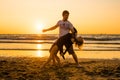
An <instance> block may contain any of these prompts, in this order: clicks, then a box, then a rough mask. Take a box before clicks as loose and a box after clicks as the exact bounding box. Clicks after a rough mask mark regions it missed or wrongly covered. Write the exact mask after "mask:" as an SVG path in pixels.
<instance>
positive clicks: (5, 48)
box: [0, 48, 120, 51]
mask: <svg viewBox="0 0 120 80" xmlns="http://www.w3.org/2000/svg"><path fill="white" fill-rule="evenodd" d="M0 50H19V51H49V49H20V48H12V49H11V48H4V49H2V48H1V49H0ZM74 50H75V51H80V50H79V49H74ZM82 51H120V49H82Z"/></svg>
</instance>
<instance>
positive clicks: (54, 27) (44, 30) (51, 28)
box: [42, 24, 58, 32]
mask: <svg viewBox="0 0 120 80" xmlns="http://www.w3.org/2000/svg"><path fill="white" fill-rule="evenodd" d="M57 27H58V24H56V25H55V26H53V27H50V28H48V29H43V30H42V31H43V32H46V31H51V30H54V29H56V28H57Z"/></svg>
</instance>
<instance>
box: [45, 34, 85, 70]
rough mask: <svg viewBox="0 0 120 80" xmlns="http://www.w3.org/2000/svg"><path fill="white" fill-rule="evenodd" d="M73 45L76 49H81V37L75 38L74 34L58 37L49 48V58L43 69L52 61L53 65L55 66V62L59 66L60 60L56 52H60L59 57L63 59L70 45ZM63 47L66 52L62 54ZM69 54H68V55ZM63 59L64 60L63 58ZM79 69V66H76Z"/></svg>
mask: <svg viewBox="0 0 120 80" xmlns="http://www.w3.org/2000/svg"><path fill="white" fill-rule="evenodd" d="M73 43H75V44H76V45H77V47H78V48H81V47H82V45H83V38H82V37H76V33H74V34H72V33H68V34H66V35H64V36H62V37H60V38H59V39H58V40H57V41H56V42H55V43H54V44H53V45H52V47H51V49H50V51H49V52H50V56H49V58H48V60H47V62H46V63H45V64H44V65H43V68H44V67H45V66H46V65H47V64H48V63H49V62H50V61H51V60H53V64H54V65H55V60H56V61H57V62H58V65H59V66H60V65H61V64H60V59H59V57H58V56H57V53H58V51H60V54H61V56H62V57H63V58H64V54H65V53H66V52H67V51H69V50H70V47H71V46H72V44H73ZM64 45H65V47H66V50H65V52H63V46H64ZM69 54H70V53H69ZM64 59H65V58H64ZM78 67H80V66H78Z"/></svg>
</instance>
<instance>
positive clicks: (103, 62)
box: [0, 57, 120, 80]
mask: <svg viewBox="0 0 120 80" xmlns="http://www.w3.org/2000/svg"><path fill="white" fill-rule="evenodd" d="M47 58H48V57H41V58H40V57H0V79H3V80H8V79H18V80H25V79H28V80H29V79H30V80H36V79H37V80H80V79H81V80H91V79H92V80H101V79H102V80H107V79H120V59H89V58H82V59H81V58H79V63H80V64H81V65H82V68H77V67H76V64H75V63H74V60H73V59H72V58H66V60H63V59H61V58H60V59H61V63H62V67H58V66H53V65H52V64H51V63H50V64H48V65H47V66H46V68H44V69H42V70H41V66H42V65H43V63H44V62H46V60H47Z"/></svg>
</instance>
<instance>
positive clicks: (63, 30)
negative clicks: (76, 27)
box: [57, 20, 73, 37]
mask: <svg viewBox="0 0 120 80" xmlns="http://www.w3.org/2000/svg"><path fill="white" fill-rule="evenodd" d="M57 25H58V26H59V37H61V36H64V35H66V34H67V33H69V32H70V30H72V29H73V25H72V23H71V22H69V21H63V20H59V21H58V22H57Z"/></svg>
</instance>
